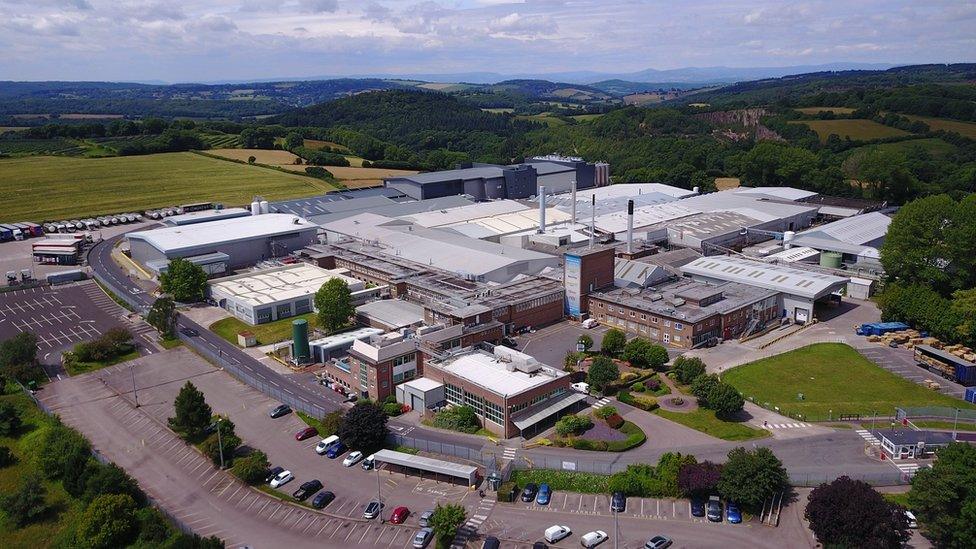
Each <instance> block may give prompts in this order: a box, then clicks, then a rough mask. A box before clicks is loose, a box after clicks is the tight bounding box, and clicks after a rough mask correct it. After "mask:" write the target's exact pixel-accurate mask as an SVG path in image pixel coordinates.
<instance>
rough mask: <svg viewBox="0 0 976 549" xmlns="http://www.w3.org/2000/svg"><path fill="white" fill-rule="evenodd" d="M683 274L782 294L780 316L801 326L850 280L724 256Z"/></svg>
mask: <svg viewBox="0 0 976 549" xmlns="http://www.w3.org/2000/svg"><path fill="white" fill-rule="evenodd" d="M681 271H682V272H683V273H684V274H685V276H689V277H691V278H692V279H694V280H696V281H700V282H709V283H713V284H719V283H722V282H736V283H739V284H747V285H749V286H754V287H757V288H765V289H767V290H772V291H775V292H779V293H780V295H781V297H780V307H781V311H782V314H781V316H782V317H783V318H788V319H790V320H792V321H794V322H797V323H800V324H802V323H805V322H808V321H810V320H811V319H813V317H814V307H815V305H816V303H817V302H819V301H824V300H828V299H832V298H831V295H832V294H834V293H835V292H839V291H840V290H841V289H843V288H844V287H845V286H846V285H847V283H848V282H850V279H849V278H847V277H840V276H834V275H828V274H823V273H818V272H811V271H801V270H799V269H793V268H790V267H784V266H781V265H771V264H767V263H761V262H757V261H752V260H749V259H744V258H739V257H724V256H712V257H703V258H701V259H697V260H695V261H692V262H691V263H688V264H687V265H685V266H683V267H681Z"/></svg>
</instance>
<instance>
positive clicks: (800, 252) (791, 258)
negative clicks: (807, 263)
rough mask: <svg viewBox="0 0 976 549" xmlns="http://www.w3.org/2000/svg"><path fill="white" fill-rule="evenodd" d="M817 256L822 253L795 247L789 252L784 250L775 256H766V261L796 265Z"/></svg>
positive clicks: (804, 247)
mask: <svg viewBox="0 0 976 549" xmlns="http://www.w3.org/2000/svg"><path fill="white" fill-rule="evenodd" d="M816 255H820V252H819V251H817V250H814V249H813V248H807V247H806V246H800V247H799V248H797V247H793V248H790V249H788V250H782V251H779V252H776V253H774V254H769V255H767V256H766V260H767V261H773V260H777V261H784V262H786V263H795V262H797V261H803V260H804V259H808V258H811V257H814V256H816Z"/></svg>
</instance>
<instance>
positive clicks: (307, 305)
mask: <svg viewBox="0 0 976 549" xmlns="http://www.w3.org/2000/svg"><path fill="white" fill-rule="evenodd" d="M311 311H312V303H311V302H310V301H309V300H307V299H302V300H299V301H296V302H295V314H297V315H300V314H304V313H308V312H311Z"/></svg>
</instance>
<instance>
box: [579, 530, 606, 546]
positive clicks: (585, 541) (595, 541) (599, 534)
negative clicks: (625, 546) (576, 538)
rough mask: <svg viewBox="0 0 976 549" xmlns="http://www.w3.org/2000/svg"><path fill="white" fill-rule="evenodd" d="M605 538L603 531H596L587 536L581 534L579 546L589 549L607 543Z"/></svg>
mask: <svg viewBox="0 0 976 549" xmlns="http://www.w3.org/2000/svg"><path fill="white" fill-rule="evenodd" d="M607 537H608V536H607V533H606V532H604V531H603V530H596V531H593V532H590V533H588V534H583V537H581V538H580V545H582V546H583V547H586V548H587V549H590V548H591V547H596V546H597V545H600V544H601V543H603V542H605V541H607Z"/></svg>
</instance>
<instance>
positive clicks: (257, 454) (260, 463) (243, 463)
mask: <svg viewBox="0 0 976 549" xmlns="http://www.w3.org/2000/svg"><path fill="white" fill-rule="evenodd" d="M269 467H271V463H270V462H269V461H268V456H267V455H266V454H265V453H264V452H262V451H260V450H254V451H252V452H251V453H250V454H248V455H246V456H244V457H239V458H235V459H234V465H232V466H231V472H232V473H234V476H236V477H237V478H239V479H241V480H243V481H244V482H246V483H248V484H260V483H262V482H263V481H264V478H265V476H266V475H267V474H268V468H269Z"/></svg>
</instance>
